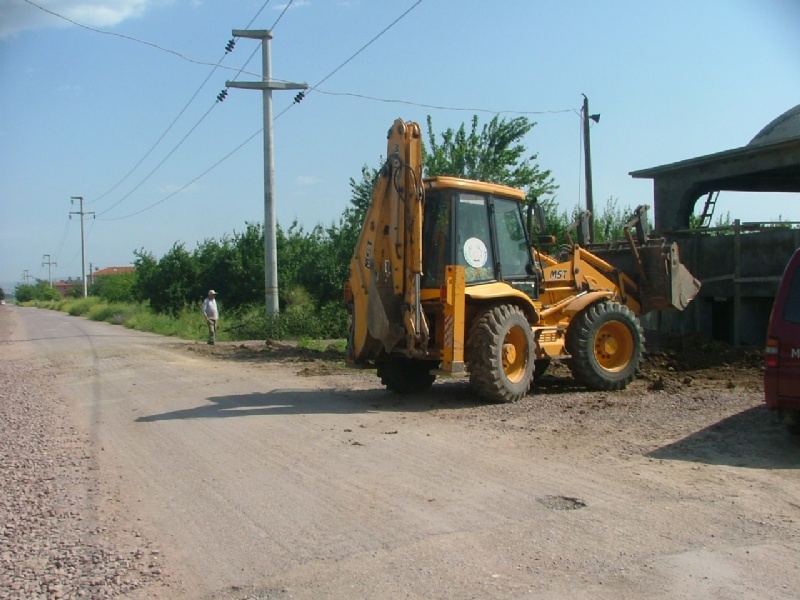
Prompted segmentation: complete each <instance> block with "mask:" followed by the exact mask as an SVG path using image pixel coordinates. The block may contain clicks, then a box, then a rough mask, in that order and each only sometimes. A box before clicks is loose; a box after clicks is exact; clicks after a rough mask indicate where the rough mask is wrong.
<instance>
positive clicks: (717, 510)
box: [0, 307, 800, 600]
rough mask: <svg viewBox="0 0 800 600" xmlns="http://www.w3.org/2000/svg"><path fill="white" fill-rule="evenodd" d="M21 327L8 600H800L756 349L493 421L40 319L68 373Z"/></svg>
mask: <svg viewBox="0 0 800 600" xmlns="http://www.w3.org/2000/svg"><path fill="white" fill-rule="evenodd" d="M16 310H18V309H8V308H7V307H0V353H2V359H1V360H0V461H1V463H0V467H2V468H1V469H0V486H1V487H0V598H2V599H5V598H9V599H10V598H48V599H49V598H98V599H101V598H112V597H125V598H130V599H133V600H139V599H142V598H167V599H172V598H175V599H177V598H198V599H202V600H256V599H284V598H359V597H360V598H377V597H380V598H426V599H428V598H454V597H458V598H498V599H499V598H530V599H534V598H537V599H538V598H562V597H573V598H670V599H671V598H683V597H709V598H752V599H757V598H758V599H761V598H794V597H796V591H797V589H798V587H799V585H800V575H798V574H797V570H796V569H794V568H793V567H790V566H789V565H793V564H796V563H797V560H798V559H800V528H798V522H800V501H798V497H800V478H798V476H797V470H798V468H800V441H799V440H798V439H797V438H793V437H791V436H789V435H788V434H786V433H785V432H784V430H783V428H782V427H781V426H780V424H779V423H777V421H776V419H775V417H774V415H773V414H772V413H770V412H769V411H768V410H767V409H766V408H765V407H764V406H763V402H762V394H761V363H762V362H763V357H762V356H761V354H760V352H746V351H741V350H735V349H732V348H729V347H727V346H725V345H721V344H716V343H712V342H708V341H705V340H702V339H700V338H684V339H681V340H659V341H658V344H657V348H656V350H657V352H656V351H653V352H652V353H651V354H650V355H649V356H648V359H647V361H646V363H645V365H644V367H643V369H642V373H641V376H640V378H639V379H638V380H637V381H636V382H634V384H632V385H631V386H630V387H629V388H628V389H627V390H624V391H622V392H614V393H600V394H598V393H589V392H586V391H584V390H582V389H581V388H580V387H578V386H576V385H575V384H574V383H573V382H572V380H571V379H570V378H569V377H568V372H567V371H566V369H564V368H563V367H558V366H554V367H553V368H552V369H551V370H549V371H548V373H547V374H546V375H545V376H544V377H543V378H542V379H541V380H540V381H539V382H538V385H537V386H536V388H535V389H534V390H533V392H532V393H531V394H530V395H529V396H528V397H526V398H525V399H524V400H523V401H521V402H519V403H516V404H512V405H507V404H487V403H485V402H482V401H481V400H480V399H478V398H476V397H474V395H473V394H472V393H471V391H470V389H469V387H468V386H467V385H466V383H465V382H463V381H458V380H450V381H439V382H437V383H436V384H435V385H434V387H433V389H432V390H431V391H430V392H428V393H426V394H421V395H413V396H404V397H400V396H395V395H392V394H389V393H387V392H385V391H383V390H381V389H379V388H380V386H379V383H378V382H377V381H376V380H375V378H374V376H373V374H372V373H370V372H359V371H352V370H347V369H344V368H343V366H342V365H341V361H340V357H339V356H338V354H336V353H335V352H334V351H332V350H322V351H313V350H307V349H302V348H296V347H294V346H293V345H290V344H264V343H263V342H248V343H231V344H219V345H217V346H214V347H208V346H206V345H205V344H194V343H183V342H179V341H176V340H167V339H155V340H154V339H151V338H146V339H141V340H140V338H134V337H133V336H134V335H135V334H133V333H131V332H126V331H122V332H120V333H116V332H119V331H120V328H114V327H112V326H108V325H105V324H97V327H98V328H95V327H96V325H92V326H91V327H89V325H88V324H87V325H85V326H84V325H74V323H78V322H79V320H74V321H69V322H68V324H67V325H63V324H61V321H56V320H54V325H53V327H72V328H73V329H74V328H75V327H78V328H79V329H80V330H81V333H80V334H79V335H76V338H75V342H74V343H73V348H72V349H71V350H69V349H67V350H64V349H60V348H57V347H55V345H56V341H54V340H56V339H57V338H58V339H61V338H63V337H67V336H64V335H63V334H59V335H58V336H56V335H54V336H53V338H52V340H48V341H46V342H45V343H44V345H42V343H41V342H36V340H34V339H32V338H33V337H34V336H32V335H30V334H29V332H28V330H27V329H25V327H24V326H23V322H22V320H21V318H20V313H16V312H15V311H16ZM66 318H67V319H69V318H68V317H66ZM27 322H28V321H27V316H26V320H25V323H27ZM69 323H72V324H73V325H69ZM108 332H111V333H108ZM35 337H40V336H39V335H38V334H37V336H35ZM153 337H155V336H153ZM140 344H141V345H140Z"/></svg>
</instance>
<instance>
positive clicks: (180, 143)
mask: <svg viewBox="0 0 800 600" xmlns="http://www.w3.org/2000/svg"><path fill="white" fill-rule="evenodd" d="M216 105H217V103H216V102H215V103H214V104H212V105H211V106H210V107H209V109H208V110H207V111H206V112H205V114H204V115H203V116H202V117H200V120H199V121H198V122H197V123H195V124H194V126H193V127H192V128H191V129H190V130H189V131H188V132H187V133H186V135H184V136H183V137H182V138H181V140H180V141H179V142H178V143H177V144H176V145H175V147H173V148H172V150H170V151H169V153H168V154H167V155H166V156H165V157H164V158H162V159H161V161H160V162H159V163H158V164H157V165H156V166H155V167H153V169H151V171H150V172H149V173H148V174H147V175H145V176H144V178H143V179H142V180H141V181H140V182H139V183H137V184H136V186H135V187H134V188H133V189H132V190H131V191H129V192H128V193H127V194H125V195H124V196H123V197H122V198H120V199H119V200H117V201H116V202H115V203H114V204H112V205H111V206H109V207H108V208H107V209H105V210H104V211H102V212H100V213H98V216H102V215H104V214H106V213H107V212H109V211H111V210H113V209H114V208H115V207H117V206H119V205H120V204H121V203H122V202H123V201H124V200H126V199H128V198H129V197H130V196H131V195H132V194H133V193H134V192H135V191H136V190H138V189H139V188H140V187H142V185H144V183H145V182H146V181H147V180H148V179H150V177H152V176H153V175H154V174H155V172H156V171H158V170H159V169H160V168H161V167H162V166H163V165H164V163H165V162H167V160H169V157H170V156H172V155H173V154H175V152H176V151H177V150H178V148H180V147H181V146H182V145H183V143H184V142H185V141H186V140H187V139H188V138H189V136H190V135H192V133H194V130H195V129H197V128H198V127H199V126H200V123H202V122H203V121H204V120H205V118H206V117H207V116H208V115H209V114H210V113H211V111H212V110H214V107H215V106H216Z"/></svg>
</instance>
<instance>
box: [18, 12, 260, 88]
mask: <svg viewBox="0 0 800 600" xmlns="http://www.w3.org/2000/svg"><path fill="white" fill-rule="evenodd" d="M23 1H24V2H27V3H28V4H30V5H31V6H34V7H36V8H38V9H39V10H41V11H43V12H46V13H47V14H49V15H53V16H54V17H58V18H59V19H63V20H64V21H67V22H68V23H72V24H73V25H76V26H78V27H81V28H83V29H86V30H88V31H93V32H94V33H101V34H103V35H110V36H113V37H118V38H122V39H124V40H128V41H131V42H136V43H137V44H143V45H145V46H150V47H151V48H155V49H156V50H161V51H162V52H166V53H167V54H172V55H174V56H177V57H178V58H182V59H183V60H185V61H187V62H190V63H192V64H195V65H201V66H205V67H219V68H222V69H229V70H231V71H235V70H236V67H226V66H224V65H215V64H214V63H210V62H206V61H202V60H195V59H193V58H189V57H188V56H186V55H184V54H181V53H180V52H178V51H176V50H171V49H170V48H165V47H164V46H159V45H158V44H155V43H153V42H148V41H145V40H140V39H139V38H135V37H133V36H131V35H125V34H124V33H116V32H115V31H106V30H104V29H98V28H96V27H91V26H90V25H85V24H83V23H80V22H78V21H75V20H73V19H70V18H69V17H66V16H64V15H62V14H59V13H57V12H55V11H52V10H50V9H48V8H45V7H43V6H40V5H38V4H36V3H35V2H33V1H32V0H23ZM265 6H266V4H265ZM263 8H264V7H262V8H261V10H263ZM261 10H259V13H260V12H261ZM247 74H248V75H253V76H256V77H257V76H258V75H257V74H256V73H247Z"/></svg>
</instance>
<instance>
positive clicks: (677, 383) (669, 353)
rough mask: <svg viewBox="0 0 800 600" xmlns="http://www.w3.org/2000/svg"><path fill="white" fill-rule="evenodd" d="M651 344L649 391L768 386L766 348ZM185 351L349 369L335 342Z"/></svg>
mask: <svg viewBox="0 0 800 600" xmlns="http://www.w3.org/2000/svg"><path fill="white" fill-rule="evenodd" d="M647 343H648V348H647V352H646V353H645V355H644V358H643V361H642V366H641V370H640V373H639V377H638V379H639V380H640V381H643V382H644V383H645V387H646V389H647V390H648V391H664V392H675V391H677V390H680V389H684V388H687V387H693V388H700V389H705V388H728V389H734V388H739V389H757V388H759V387H760V386H761V385H762V377H763V366H764V352H763V350H761V349H754V348H746V347H737V346H732V345H730V344H726V343H724V342H720V341H715V340H711V339H709V338H707V337H705V336H702V335H698V334H691V335H685V336H663V337H659V336H655V335H650V336H648V340H647ZM179 347H181V348H183V349H186V350H188V351H189V352H192V353H194V354H199V355H202V356H216V357H219V358H221V359H225V360H237V361H253V362H280V363H300V364H302V368H301V369H300V370H299V371H298V375H300V376H304V377H314V376H322V375H332V374H336V373H339V372H341V371H342V370H344V369H345V366H344V352H343V351H342V350H340V349H339V347H337V345H336V344H335V343H334V342H333V341H326V342H321V343H318V344H317V347H316V348H310V347H308V346H301V345H299V344H298V343H297V342H292V341H278V340H268V341H266V342H263V341H246V342H218V343H217V344H216V345H214V346H209V345H207V344H205V343H201V342H197V343H193V344H192V343H190V344H183V345H179ZM547 379H549V382H548V383H549V384H551V386H552V385H560V386H561V387H572V386H574V382H570V379H571V376H570V373H569V369H568V368H567V367H566V365H564V364H553V365H551V366H550V368H549V369H548V371H547V374H546V375H545V381H546V380H547ZM545 381H543V382H545Z"/></svg>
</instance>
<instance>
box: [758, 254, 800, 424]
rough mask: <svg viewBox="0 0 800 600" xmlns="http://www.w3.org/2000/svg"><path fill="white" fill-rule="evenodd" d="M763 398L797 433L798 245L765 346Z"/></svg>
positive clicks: (799, 415) (799, 402)
mask: <svg viewBox="0 0 800 600" xmlns="http://www.w3.org/2000/svg"><path fill="white" fill-rule="evenodd" d="M764 358H765V361H764V362H765V365H764V402H766V403H767V406H769V407H770V408H773V409H776V410H777V411H778V414H779V415H780V416H781V419H782V420H783V422H784V423H785V424H786V427H787V429H788V430H789V432H790V433H793V434H797V435H800V249H798V250H796V251H795V253H794V255H792V258H791V259H790V260H789V264H788V265H786V270H785V271H784V272H783V277H782V278H781V283H780V285H779V286H778V294H777V295H776V296H775V303H774V304H773V305H772V315H771V316H770V319H769V328H768V329H767V345H766V348H765V350H764Z"/></svg>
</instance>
